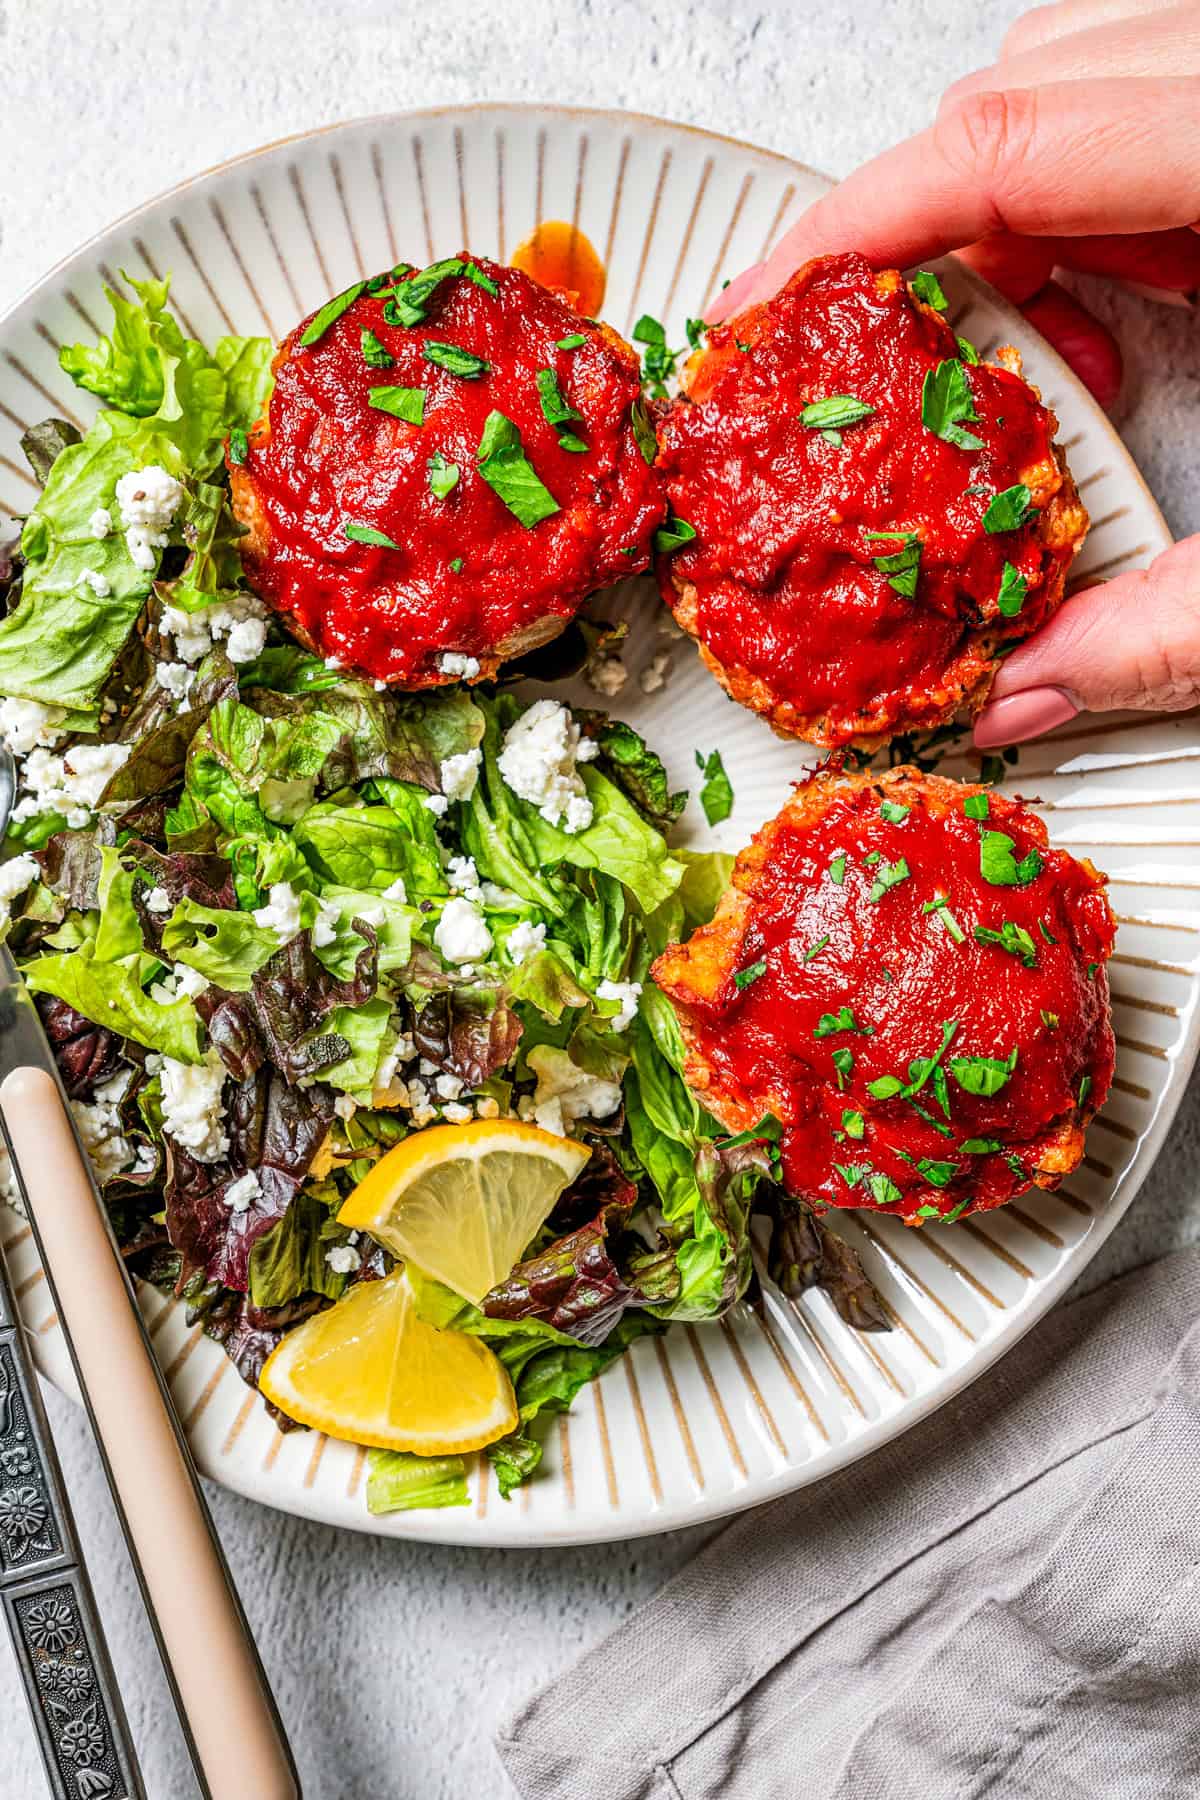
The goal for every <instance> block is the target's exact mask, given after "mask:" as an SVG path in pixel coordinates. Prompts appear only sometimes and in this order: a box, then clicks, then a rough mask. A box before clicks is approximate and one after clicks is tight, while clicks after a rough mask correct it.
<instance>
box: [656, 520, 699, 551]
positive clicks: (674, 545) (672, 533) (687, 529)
mask: <svg viewBox="0 0 1200 1800" xmlns="http://www.w3.org/2000/svg"><path fill="white" fill-rule="evenodd" d="M695 535H696V527H695V526H694V525H689V524H688V522H687V520H686V519H677V518H676V517H675V514H674V513H670V514H668V516H667V522H666V524H665V525H660V526H659V528H658V530H657V531H656V532H655V534H654V548H655V549H656V550H657V551H658V554H659V555H660V556H669V555H670V554H671V552H672V550H682V548H683V546H684V545H685V544H690V543H691V541H692V539H693V538H694V537H695Z"/></svg>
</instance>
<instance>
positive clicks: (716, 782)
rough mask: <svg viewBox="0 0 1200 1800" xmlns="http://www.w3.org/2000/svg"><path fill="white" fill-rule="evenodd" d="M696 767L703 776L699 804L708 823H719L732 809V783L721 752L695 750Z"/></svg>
mask: <svg viewBox="0 0 1200 1800" xmlns="http://www.w3.org/2000/svg"><path fill="white" fill-rule="evenodd" d="M696 767H697V768H698V769H699V771H700V773H701V775H702V776H703V777H704V779H703V781H702V783H701V785H700V804H701V806H702V807H703V808H704V817H705V818H706V819H707V820H708V822H709V824H710V825H719V824H720V823H721V821H722V819H727V818H728V817H729V815H730V813H731V812H732V811H733V783H732V782H731V781H730V779H729V777H728V775H727V774H726V773H725V764H724V763H723V762H722V761H721V752H720V751H719V750H714V751H712V752H711V754H710V755H708V756H705V755H704V753H703V751H701V750H697V752H696Z"/></svg>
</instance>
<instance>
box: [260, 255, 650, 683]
mask: <svg viewBox="0 0 1200 1800" xmlns="http://www.w3.org/2000/svg"><path fill="white" fill-rule="evenodd" d="M439 266H445V267H447V268H448V269H449V271H450V272H449V273H447V274H446V275H444V276H443V277H442V278H441V279H440V280H437V281H436V283H434V284H430V291H429V292H428V293H427V294H426V295H425V296H424V297H423V298H422V299H421V300H420V305H421V307H422V309H423V316H421V317H420V318H419V319H418V320H417V321H416V322H413V323H404V322H403V319H404V316H405V315H404V313H399V314H398V312H397V307H398V305H399V306H401V307H404V306H405V303H406V296H407V295H410V294H413V293H415V292H418V291H419V286H420V278H418V282H417V283H415V284H413V285H412V286H410V287H406V277H407V275H411V274H413V273H414V272H413V271H407V272H406V271H403V270H402V271H401V272H400V274H399V275H397V276H396V277H394V278H393V277H391V276H389V277H386V278H381V279H380V280H378V281H376V282H371V283H367V284H364V285H363V288H362V291H361V292H359V293H358V294H357V297H352V298H351V300H350V302H349V304H347V305H346V306H345V308H344V310H342V311H341V312H340V315H339V316H336V317H334V318H332V319H331V320H330V322H328V323H327V324H325V325H324V328H323V329H321V330H320V331H319V333H318V334H317V335H316V336H315V337H314V338H313V341H311V342H310V343H308V344H307V345H306V344H305V343H304V342H303V339H304V337H305V336H306V335H311V333H312V332H313V331H314V330H315V329H316V328H315V326H314V322H313V319H320V318H321V314H316V315H314V316H313V319H310V320H309V321H307V322H305V324H304V325H302V326H298V327H297V328H296V330H295V331H294V332H293V333H291V335H290V336H289V337H288V338H287V339H286V340H285V341H284V343H283V345H282V346H281V348H280V351H279V354H278V357H277V359H276V371H275V388H274V393H273V395H272V397H271V400H270V403H269V431H268V430H266V429H264V428H263V427H262V426H261V425H260V426H259V427H258V428H256V430H255V431H254V432H252V433H251V434H250V444H249V449H248V452H247V455H246V457H245V460H244V463H243V464H242V465H240V466H234V467H232V468H231V475H232V479H233V485H234V499H235V509H236V511H237V513H238V516H239V518H241V520H242V521H243V523H244V524H246V525H247V526H248V528H249V534H250V535H249V537H248V538H247V539H246V540H245V542H244V544H243V559H244V561H245V564H246V569H247V574H248V577H249V579H250V581H251V583H252V585H253V586H254V587H255V588H256V590H257V591H258V592H259V593H260V594H261V595H262V596H263V598H264V599H265V600H267V601H268V602H269V603H270V604H271V605H272V606H273V607H275V608H277V609H278V610H279V611H281V612H283V613H285V614H287V615H289V616H290V618H291V619H292V620H293V621H294V622H295V625H296V626H297V628H298V629H299V631H300V633H301V635H302V636H304V637H305V638H306V639H307V640H308V641H309V642H310V643H311V644H313V645H314V647H315V648H316V649H318V650H319V651H320V652H321V653H322V654H323V655H327V656H336V657H337V658H338V659H339V660H340V661H341V663H342V664H343V666H345V667H347V668H352V669H356V670H359V671H361V672H363V673H365V674H367V675H369V676H372V677H374V678H376V679H378V680H381V681H386V682H389V683H391V682H394V683H398V684H399V685H401V686H414V687H419V686H424V685H428V684H430V683H434V682H437V681H441V680H446V679H448V678H452V675H453V674H454V673H455V671H453V670H451V671H446V670H444V669H443V668H442V665H441V660H440V659H441V658H442V657H443V656H444V655H446V654H447V653H450V654H451V655H452V656H454V657H457V658H462V657H473V658H475V659H477V660H478V661H480V662H481V663H483V664H484V670H483V672H484V673H485V674H487V673H490V672H493V671H494V666H495V661H496V660H497V659H500V658H503V657H504V656H505V655H510V654H519V653H520V651H521V650H522V649H525V648H530V647H532V646H533V644H534V643H536V642H542V641H545V639H546V638H547V637H549V636H552V635H553V634H554V631H555V630H556V629H558V628H559V625H560V624H561V622H563V621H565V620H566V619H568V618H569V617H570V616H571V615H572V614H573V613H574V612H575V610H576V609H577V607H578V606H579V605H580V603H581V602H582V601H583V600H584V598H585V597H586V596H587V595H588V594H589V593H591V592H592V590H593V589H595V588H598V587H601V586H603V585H604V584H605V583H607V582H611V581H613V580H616V579H618V578H620V577H623V576H626V575H629V574H631V573H633V572H634V571H636V570H638V569H642V568H645V566H646V564H647V562H648V560H649V546H650V536H651V533H652V531H653V529H654V527H655V525H656V524H657V523H658V522H659V520H660V519H661V517H662V513H663V502H662V500H661V498H660V495H659V490H658V488H657V485H656V482H655V479H654V477H653V475H652V473H651V470H650V468H649V467H648V465H647V462H646V458H645V454H644V453H643V450H642V449H641V448H640V447H639V442H638V435H637V433H636V432H635V429H634V423H633V420H632V414H633V409H634V406H635V402H637V400H638V396H639V392H640V375H639V366H638V361H637V358H636V356H635V355H634V353H633V352H632V350H630V349H629V348H628V346H627V345H625V344H624V343H622V341H621V340H620V339H619V338H617V337H616V336H615V334H613V333H611V332H609V331H607V329H606V328H604V327H601V326H597V325H595V324H593V323H592V322H591V321H590V320H587V319H582V318H580V317H579V315H578V314H577V313H575V312H573V311H572V309H571V308H570V306H568V305H567V304H566V302H565V301H564V299H562V298H561V297H560V296H559V295H558V294H555V293H551V292H550V291H548V290H547V289H546V288H543V287H541V286H539V284H538V283H537V282H535V281H532V280H531V279H530V278H529V277H528V276H527V275H524V274H521V273H520V272H519V271H517V270H515V269H509V268H504V267H502V266H500V265H498V264H496V263H492V262H488V261H485V260H483V259H480V258H475V259H470V258H467V257H466V255H465V253H464V256H463V257H462V258H461V259H454V260H452V261H451V262H450V264H448V265H439ZM425 273H429V272H428V271H426V272H425ZM397 290H398V291H399V292H398V294H397ZM323 310H324V309H323ZM564 343H565V347H564ZM464 353H465V354H464ZM382 390H391V393H390V394H389V393H385V392H382ZM397 390H407V397H405V394H404V393H397ZM373 400H374V404H373V403H372V402H373ZM642 435H643V442H646V443H648V446H649V453H650V454H651V455H652V454H653V434H652V432H650V431H648V430H647V431H643V434H642ZM489 445H490V446H491V449H492V454H491V455H490V457H488V460H487V461H486V462H483V463H482V468H483V470H484V471H487V470H489V469H490V470H491V471H492V473H493V474H494V476H495V482H494V483H493V484H492V485H489V481H488V480H487V479H485V473H483V472H481V458H482V457H483V456H484V455H485V454H486V453H487V451H488V448H489ZM497 486H499V487H501V488H502V489H503V493H502V492H499V491H497ZM348 531H349V535H348ZM381 540H382V541H381ZM489 659H490V667H489ZM469 672H470V671H469ZM457 673H459V674H461V673H462V670H461V669H458V670H457Z"/></svg>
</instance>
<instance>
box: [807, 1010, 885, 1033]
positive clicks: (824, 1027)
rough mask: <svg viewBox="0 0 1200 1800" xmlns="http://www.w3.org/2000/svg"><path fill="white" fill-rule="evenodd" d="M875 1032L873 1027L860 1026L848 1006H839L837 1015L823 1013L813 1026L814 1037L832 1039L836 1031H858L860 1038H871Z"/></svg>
mask: <svg viewBox="0 0 1200 1800" xmlns="http://www.w3.org/2000/svg"><path fill="white" fill-rule="evenodd" d="M874 1030H875V1027H874V1026H873V1025H860V1024H859V1023H858V1021H857V1019H856V1018H855V1017H854V1013H853V1011H852V1010H851V1008H850V1007H848V1006H839V1007H838V1009H837V1011H836V1012H835V1013H822V1014H821V1017H820V1018H819V1019H818V1020H817V1022H816V1024H815V1025H814V1026H813V1036H814V1037H819V1038H823V1037H832V1036H833V1034H834V1032H835V1031H857V1032H858V1034H859V1035H860V1037H870V1036H871V1035H872V1034H873V1032H874Z"/></svg>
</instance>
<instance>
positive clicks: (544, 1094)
mask: <svg viewBox="0 0 1200 1800" xmlns="http://www.w3.org/2000/svg"><path fill="white" fill-rule="evenodd" d="M528 1062H529V1067H530V1068H531V1069H532V1070H533V1072H534V1074H535V1075H536V1076H537V1087H536V1088H535V1089H534V1092H533V1096H532V1098H530V1097H529V1096H526V1097H525V1099H523V1100H522V1101H521V1103H520V1106H519V1107H518V1111H519V1112H520V1113H521V1116H522V1117H523V1118H529V1117H532V1119H533V1121H534V1123H535V1124H536V1125H540V1126H541V1128H542V1130H543V1131H554V1132H557V1133H558V1134H559V1136H562V1135H564V1133H566V1132H569V1131H570V1129H571V1126H572V1125H573V1124H574V1122H575V1120H576V1119H608V1118H611V1117H612V1115H613V1113H615V1112H616V1110H617V1108H618V1107H619V1106H620V1104H621V1088H620V1084H619V1083H618V1082H615V1081H607V1080H606V1079H605V1078H604V1077H603V1076H601V1075H591V1074H589V1073H588V1071H587V1070H586V1069H581V1068H580V1067H579V1065H578V1064H577V1063H574V1062H572V1060H571V1058H570V1057H569V1056H568V1055H567V1052H566V1051H565V1050H559V1049H557V1048H556V1047H555V1046H554V1045H553V1044H535V1045H534V1047H533V1049H532V1050H531V1051H530V1052H529V1057H528Z"/></svg>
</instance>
